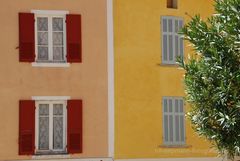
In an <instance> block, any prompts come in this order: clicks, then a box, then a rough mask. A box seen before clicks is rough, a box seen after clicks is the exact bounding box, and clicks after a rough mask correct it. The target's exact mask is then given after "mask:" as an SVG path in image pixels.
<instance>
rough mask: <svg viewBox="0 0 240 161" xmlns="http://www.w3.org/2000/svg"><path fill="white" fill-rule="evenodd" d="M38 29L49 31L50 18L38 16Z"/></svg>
mask: <svg viewBox="0 0 240 161" xmlns="http://www.w3.org/2000/svg"><path fill="white" fill-rule="evenodd" d="M37 30H38V31H48V18H47V17H38V18H37Z"/></svg>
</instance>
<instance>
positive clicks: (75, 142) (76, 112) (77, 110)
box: [67, 100, 82, 153]
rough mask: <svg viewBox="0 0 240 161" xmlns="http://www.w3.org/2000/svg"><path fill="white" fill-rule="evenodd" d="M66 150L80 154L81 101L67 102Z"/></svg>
mask: <svg viewBox="0 0 240 161" xmlns="http://www.w3.org/2000/svg"><path fill="white" fill-rule="evenodd" d="M67 150H68V153H82V100H68V101H67Z"/></svg>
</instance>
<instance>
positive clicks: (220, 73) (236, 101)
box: [178, 0, 240, 160]
mask: <svg viewBox="0 0 240 161" xmlns="http://www.w3.org/2000/svg"><path fill="white" fill-rule="evenodd" d="M215 10H216V13H217V14H214V15H213V16H212V17H210V18H209V19H208V20H207V21H203V20H202V19H201V18H200V16H199V15H197V16H195V17H193V18H192V20H191V21H190V22H189V23H188V24H187V25H185V26H184V28H183V29H182V32H181V34H183V35H184V38H185V39H186V40H187V41H189V42H190V44H192V45H193V48H194V49H195V50H196V55H197V56H195V58H194V57H189V58H188V59H186V62H185V61H184V60H183V59H179V60H178V63H179V64H180V66H181V67H182V68H183V69H184V70H185V76H184V82H185V89H186V94H187V97H186V100H187V101H188V102H189V103H190V105H191V107H192V108H191V110H190V112H189V113H188V114H187V116H188V118H189V119H190V120H191V123H192V125H193V127H194V129H195V130H196V132H197V133H198V134H199V135H201V136H204V137H206V138H207V139H208V140H210V141H211V142H212V143H213V145H214V146H215V147H216V148H217V149H218V151H219V152H220V154H225V153H226V154H227V155H228V157H229V158H230V159H232V160H233V159H234V155H239V154H240V0H216V3H215Z"/></svg>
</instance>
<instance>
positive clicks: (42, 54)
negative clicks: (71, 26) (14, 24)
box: [38, 46, 48, 60]
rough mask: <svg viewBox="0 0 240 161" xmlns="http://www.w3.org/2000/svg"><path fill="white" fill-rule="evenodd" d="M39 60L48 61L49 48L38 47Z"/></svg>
mask: <svg viewBox="0 0 240 161" xmlns="http://www.w3.org/2000/svg"><path fill="white" fill-rule="evenodd" d="M38 60H48V47H42V46H38Z"/></svg>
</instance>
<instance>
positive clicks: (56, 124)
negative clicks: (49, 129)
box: [53, 111, 63, 149]
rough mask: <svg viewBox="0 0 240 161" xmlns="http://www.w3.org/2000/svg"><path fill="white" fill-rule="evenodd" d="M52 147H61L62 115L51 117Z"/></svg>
mask: <svg viewBox="0 0 240 161" xmlns="http://www.w3.org/2000/svg"><path fill="white" fill-rule="evenodd" d="M58 112H59V111H58ZM53 149H63V117H62V116H61V117H54V118H53Z"/></svg>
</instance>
